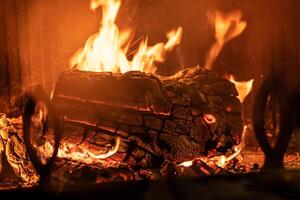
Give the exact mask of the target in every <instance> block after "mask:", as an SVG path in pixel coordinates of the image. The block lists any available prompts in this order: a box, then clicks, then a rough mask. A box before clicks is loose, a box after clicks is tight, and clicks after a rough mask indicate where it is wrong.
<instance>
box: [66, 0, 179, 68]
mask: <svg viewBox="0 0 300 200" xmlns="http://www.w3.org/2000/svg"><path fill="white" fill-rule="evenodd" d="M100 6H101V9H102V16H103V17H102V22H101V25H100V30H99V32H98V33H95V34H94V35H92V36H90V37H89V38H88V39H87V41H86V43H85V46H84V47H83V48H82V49H79V50H78V51H77V52H76V53H75V54H74V55H73V56H72V58H71V60H70V63H71V66H72V67H74V68H77V69H79V70H83V71H94V72H103V71H109V72H121V73H124V72H127V71H132V70H134V71H136V70H138V71H142V72H146V73H155V71H156V67H155V66H154V64H155V62H163V61H164V57H165V54H166V52H167V51H170V50H172V49H173V47H174V46H176V45H178V44H179V43H180V40H181V35H182V28H181V27H179V28H178V29H177V30H173V31H170V32H169V33H167V38H168V41H167V42H166V43H165V44H164V43H157V44H155V45H154V46H148V39H147V37H146V38H145V39H144V40H143V41H142V42H141V43H140V45H139V48H138V49H137V51H136V52H135V53H134V55H133V58H132V60H128V59H127V56H126V55H127V50H128V47H129V46H130V39H131V38H132V32H133V31H132V30H130V29H128V30H125V31H121V32H120V31H119V29H118V27H117V25H116V24H115V20H116V17H117V14H118V11H119V8H120V6H121V0H92V1H91V4H90V8H91V9H92V10H95V9H97V8H98V7H100Z"/></svg>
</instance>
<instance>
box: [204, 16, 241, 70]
mask: <svg viewBox="0 0 300 200" xmlns="http://www.w3.org/2000/svg"><path fill="white" fill-rule="evenodd" d="M210 18H211V20H212V21H213V23H214V28H215V39H216V41H215V43H214V44H213V46H212V47H211V49H210V51H209V53H208V55H207V58H206V63H205V68H206V69H208V70H211V69H212V65H213V63H214V61H215V60H216V58H217V57H218V55H219V53H220V51H221V50H222V48H223V46H224V45H225V44H226V43H227V42H228V41H230V40H232V39H233V38H235V37H237V36H239V35H240V34H241V33H243V31H244V30H245V28H246V26H247V22H245V21H242V20H241V18H242V12H241V11H232V12H230V13H228V14H225V13H222V12H220V11H215V12H213V13H211V15H210Z"/></svg>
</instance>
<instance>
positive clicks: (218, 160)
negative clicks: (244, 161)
mask: <svg viewBox="0 0 300 200" xmlns="http://www.w3.org/2000/svg"><path fill="white" fill-rule="evenodd" d="M246 130H247V126H246V125H245V126H244V129H243V133H242V138H241V142H240V144H238V145H236V146H234V148H233V150H234V152H233V153H232V154H230V155H220V156H213V157H210V158H207V157H204V156H202V157H198V158H195V159H194V160H201V161H202V162H204V163H207V164H208V163H211V162H213V163H214V164H215V165H217V166H219V167H222V168H224V167H225V166H226V163H227V162H229V161H230V160H232V159H234V158H235V157H237V156H238V155H239V154H240V152H241V151H242V149H243V148H244V146H245V144H246V132H247V131H246ZM192 165H193V160H189V161H185V162H182V163H180V164H179V165H178V166H183V167H190V166H192Z"/></svg>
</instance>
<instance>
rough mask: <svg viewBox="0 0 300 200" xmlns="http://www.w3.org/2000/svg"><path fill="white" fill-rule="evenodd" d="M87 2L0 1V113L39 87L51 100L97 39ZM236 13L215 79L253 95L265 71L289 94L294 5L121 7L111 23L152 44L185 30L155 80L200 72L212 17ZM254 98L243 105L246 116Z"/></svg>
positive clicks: (299, 36) (227, 0) (151, 2)
mask: <svg viewBox="0 0 300 200" xmlns="http://www.w3.org/2000/svg"><path fill="white" fill-rule="evenodd" d="M89 2H90V1H89V0H0V112H3V111H4V112H9V111H11V110H12V109H13V108H14V103H15V101H16V97H18V96H19V95H20V94H21V93H22V92H23V91H25V90H27V89H28V88H30V86H31V85H33V84H36V83H39V84H42V85H43V87H44V88H45V89H46V90H47V92H48V93H49V94H50V93H51V91H52V90H53V87H54V85H55V82H56V79H57V77H58V75H59V73H60V72H61V71H62V70H64V69H68V68H69V67H68V66H69V65H68V61H69V58H70V57H71V56H72V54H73V53H74V52H75V51H76V50H77V49H78V48H80V47H82V46H83V45H84V43H85V41H86V39H87V37H88V36H89V35H91V34H92V33H95V32H97V31H98V28H99V22H100V19H101V12H100V9H98V10H97V11H96V12H92V11H91V10H90V9H89ZM216 9H219V10H223V11H229V10H235V9H240V10H242V12H243V13H244V17H243V19H244V20H245V21H247V22H248V26H247V28H246V30H245V32H244V33H243V34H242V35H241V36H239V37H238V38H236V39H234V40H232V41H230V42H229V43H228V44H227V45H226V46H225V48H224V49H223V50H222V52H221V54H220V56H219V57H218V59H217V61H216V62H215V64H214V68H213V69H214V70H215V71H216V72H218V73H220V74H225V73H231V74H233V75H235V77H236V78H237V79H238V80H249V79H251V78H255V80H256V81H255V84H254V86H255V87H254V92H255V90H256V88H257V86H258V85H259V84H260V82H261V80H262V78H263V76H265V75H266V74H267V73H268V72H269V71H270V69H271V68H275V69H280V70H281V74H282V77H283V78H284V79H286V80H287V81H288V82H289V84H290V85H291V87H294V86H295V85H296V84H297V83H298V81H297V79H299V78H298V77H300V75H299V74H300V73H299V72H300V69H299V64H300V1H298V0H264V1H261V0H184V1H183V0H123V3H122V6H121V10H120V12H119V15H118V20H117V23H118V25H119V27H120V28H121V29H124V28H126V27H129V26H130V27H134V28H135V29H136V38H138V37H139V36H141V35H148V36H149V41H150V44H154V43H156V42H160V41H166V38H165V33H166V32H168V31H169V30H171V29H174V28H176V27H178V26H182V27H183V38H182V42H181V45H180V46H179V47H178V48H177V49H176V50H175V51H174V52H172V53H170V55H169V57H168V59H167V60H166V62H165V63H163V64H161V65H159V70H158V73H159V74H162V75H170V74H173V73H175V72H176V71H178V70H179V69H182V68H184V67H191V66H196V65H198V64H199V65H200V66H203V65H204V62H205V58H206V54H207V52H208V50H209V48H210V46H211V45H212V43H213V41H214V38H213V28H212V26H211V25H210V24H209V22H208V18H207V13H208V12H209V11H211V10H216ZM253 96H254V93H252V94H251V95H250V96H249V97H248V98H247V99H246V102H245V109H246V113H247V116H249V115H250V110H251V103H252V101H253Z"/></svg>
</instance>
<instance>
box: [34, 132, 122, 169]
mask: <svg viewBox="0 0 300 200" xmlns="http://www.w3.org/2000/svg"><path fill="white" fill-rule="evenodd" d="M119 146H120V137H116V138H115V145H114V147H112V148H111V149H109V150H107V151H106V152H103V153H101V154H94V153H92V152H90V151H89V150H87V149H84V148H82V147H80V146H77V145H75V144H69V143H62V144H61V145H60V147H59V150H58V153H57V157H59V158H70V159H72V160H76V161H80V162H84V163H87V164H89V163H99V162H102V161H103V159H105V158H108V157H110V156H112V155H114V154H115V153H116V152H117V151H118V149H119ZM39 150H40V152H43V153H44V155H43V156H46V157H47V156H50V155H51V154H52V152H53V146H52V144H51V143H50V142H46V143H45V144H44V145H43V146H42V147H39Z"/></svg>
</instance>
